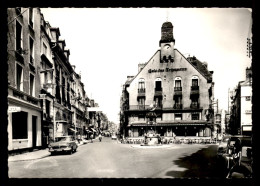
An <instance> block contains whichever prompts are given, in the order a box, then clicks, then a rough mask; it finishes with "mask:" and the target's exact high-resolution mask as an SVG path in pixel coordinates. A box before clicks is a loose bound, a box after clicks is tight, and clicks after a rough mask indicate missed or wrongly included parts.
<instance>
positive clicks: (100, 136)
mask: <svg viewBox="0 0 260 186" xmlns="http://www.w3.org/2000/svg"><path fill="white" fill-rule="evenodd" d="M98 139H99V141H100V142H101V141H102V135H101V133H99V135H98Z"/></svg>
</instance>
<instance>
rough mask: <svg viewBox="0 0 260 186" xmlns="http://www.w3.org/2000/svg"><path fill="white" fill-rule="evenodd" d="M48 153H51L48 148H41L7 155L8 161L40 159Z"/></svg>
mask: <svg viewBox="0 0 260 186" xmlns="http://www.w3.org/2000/svg"><path fill="white" fill-rule="evenodd" d="M50 154H51V153H50V152H49V150H48V148H46V149H43V150H36V151H33V152H27V153H24V154H18V155H14V156H9V157H8V162H14V161H27V160H35V159H41V158H44V157H47V156H49V155H50Z"/></svg>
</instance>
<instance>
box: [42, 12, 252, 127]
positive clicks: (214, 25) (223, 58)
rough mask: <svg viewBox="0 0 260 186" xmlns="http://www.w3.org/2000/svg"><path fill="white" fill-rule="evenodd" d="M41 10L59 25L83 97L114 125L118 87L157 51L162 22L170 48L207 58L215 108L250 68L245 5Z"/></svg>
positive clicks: (225, 105)
mask: <svg viewBox="0 0 260 186" xmlns="http://www.w3.org/2000/svg"><path fill="white" fill-rule="evenodd" d="M41 12H42V13H43V16H44V18H45V20H46V21H48V22H49V23H50V25H51V26H52V27H59V29H60V34H61V36H60V38H61V39H65V42H66V48H67V49H69V50H70V63H71V64H72V65H76V69H75V71H76V72H77V73H81V80H82V82H83V83H84V85H85V91H86V93H87V96H88V97H90V98H92V99H94V100H95V102H97V103H98V104H99V106H100V107H101V109H102V110H103V113H105V114H106V115H107V116H108V120H109V121H113V122H115V123H117V124H118V123H119V112H120V96H121V93H122V85H123V84H124V83H125V81H126V78H127V76H129V75H132V76H134V75H136V74H137V72H138V64H139V63H145V62H147V61H148V60H149V59H150V58H151V57H152V56H153V55H154V54H155V52H156V51H157V50H158V49H159V41H160V38H161V26H162V24H163V23H164V22H166V21H170V22H171V23H172V24H173V26H174V28H173V35H174V38H175V48H177V49H178V50H179V51H180V52H181V53H182V54H183V55H184V56H186V57H187V56H188V55H190V56H196V58H197V59H198V60H200V61H202V62H207V63H208V69H209V70H210V71H214V74H213V81H214V82H215V90H214V95H215V96H214V97H215V100H218V104H219V105H218V106H219V109H225V110H228V90H229V89H230V90H232V89H234V88H235V87H236V85H237V84H238V82H239V81H243V80H245V69H246V67H250V66H251V59H250V58H248V57H247V53H246V52H247V50H246V47H247V43H246V42H247V37H248V35H249V34H250V33H251V29H250V20H251V10H250V9H247V8H41Z"/></svg>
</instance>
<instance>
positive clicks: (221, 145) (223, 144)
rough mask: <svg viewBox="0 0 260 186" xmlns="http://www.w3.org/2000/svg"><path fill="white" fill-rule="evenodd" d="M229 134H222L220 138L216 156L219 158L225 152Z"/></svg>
mask: <svg viewBox="0 0 260 186" xmlns="http://www.w3.org/2000/svg"><path fill="white" fill-rule="evenodd" d="M230 137H231V136H223V138H222V140H221V141H220V142H219V144H218V149H217V157H218V158H221V156H222V155H223V154H224V153H226V152H227V145H228V140H229V139H230Z"/></svg>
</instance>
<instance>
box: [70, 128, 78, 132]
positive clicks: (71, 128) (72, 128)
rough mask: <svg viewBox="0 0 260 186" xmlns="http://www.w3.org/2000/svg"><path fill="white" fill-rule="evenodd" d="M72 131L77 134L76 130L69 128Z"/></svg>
mask: <svg viewBox="0 0 260 186" xmlns="http://www.w3.org/2000/svg"><path fill="white" fill-rule="evenodd" d="M69 129H70V130H72V131H73V132H77V131H76V130H75V129H73V128H69Z"/></svg>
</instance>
